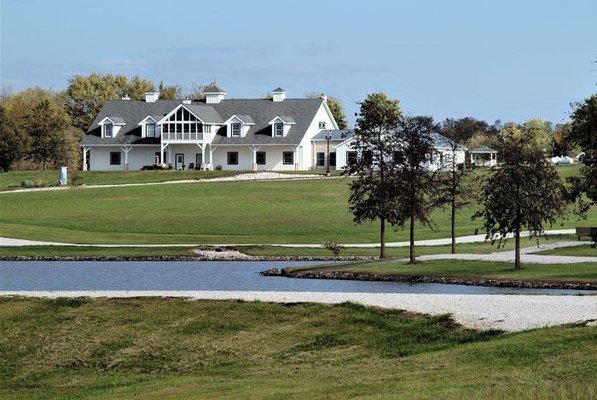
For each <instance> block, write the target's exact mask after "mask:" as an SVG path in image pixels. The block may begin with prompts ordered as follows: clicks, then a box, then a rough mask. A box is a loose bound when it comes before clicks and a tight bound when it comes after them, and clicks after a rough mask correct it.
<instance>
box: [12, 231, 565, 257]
mask: <svg viewBox="0 0 597 400" xmlns="http://www.w3.org/2000/svg"><path fill="white" fill-rule="evenodd" d="M548 238H549V241H545V240H544V239H541V240H540V241H539V243H553V242H559V241H565V240H566V241H568V240H575V238H576V236H574V235H549V236H548ZM536 244H537V239H536V238H533V239H529V238H522V239H521V246H522V247H531V246H535V245H536ZM239 250H241V251H242V252H243V253H246V254H251V255H255V256H311V257H317V256H331V255H332V252H331V251H329V250H327V249H324V248H309V247H276V246H245V247H240V248H239ZM508 250H514V241H513V240H507V241H506V242H504V243H503V245H502V247H499V248H498V245H497V242H496V243H495V244H493V245H492V244H491V242H479V243H458V244H456V251H457V252H458V253H475V254H489V253H494V252H498V251H508ZM450 251H451V246H450V245H445V246H416V247H415V252H416V254H417V255H425V254H445V253H450ZM386 253H387V254H388V257H392V258H401V257H408V254H409V249H408V247H387V248H386ZM0 254H2V250H1V248H0ZM341 256H369V257H378V256H379V247H375V248H359V247H345V248H344V249H343V250H342V253H341Z"/></svg>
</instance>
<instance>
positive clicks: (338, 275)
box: [260, 268, 597, 290]
mask: <svg viewBox="0 0 597 400" xmlns="http://www.w3.org/2000/svg"><path fill="white" fill-rule="evenodd" d="M260 274H261V275H263V276H284V277H287V278H306V279H338V280H358V281H384V282H404V283H444V284H453V285H467V286H493V287H512V288H529V289H574V290H597V284H591V283H582V282H542V281H512V280H505V279H479V278H446V277H437V276H418V275H391V274H372V273H354V272H344V271H317V270H313V269H305V270H300V269H299V270H297V269H294V268H281V269H280V268H271V269H268V270H265V271H261V272H260Z"/></svg>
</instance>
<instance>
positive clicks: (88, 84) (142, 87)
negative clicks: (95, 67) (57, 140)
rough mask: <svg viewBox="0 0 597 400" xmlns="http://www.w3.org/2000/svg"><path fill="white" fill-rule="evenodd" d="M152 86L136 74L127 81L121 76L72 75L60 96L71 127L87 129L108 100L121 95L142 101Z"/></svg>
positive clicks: (115, 98) (116, 98)
mask: <svg viewBox="0 0 597 400" xmlns="http://www.w3.org/2000/svg"><path fill="white" fill-rule="evenodd" d="M153 87H154V85H153V84H152V83H151V82H150V81H148V80H145V79H142V78H139V77H133V78H132V79H131V80H129V79H128V78H127V77H126V76H124V75H112V74H106V75H102V74H97V73H93V74H91V75H89V76H83V75H75V76H74V77H72V78H71V79H70V80H69V85H68V87H67V88H66V90H65V92H64V94H63V97H64V102H65V105H66V109H67V111H68V114H69V115H70V117H71V120H72V124H73V126H75V127H77V128H79V129H81V130H83V131H86V130H87V128H89V125H91V122H92V121H93V119H94V118H95V116H96V115H97V114H98V113H99V112H100V110H101V108H102V107H103V106H104V104H105V103H106V102H107V101H108V100H118V99H120V98H121V97H123V96H124V95H129V96H130V97H131V99H134V100H143V99H145V91H148V90H153Z"/></svg>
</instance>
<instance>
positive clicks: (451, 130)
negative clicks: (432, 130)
mask: <svg viewBox="0 0 597 400" xmlns="http://www.w3.org/2000/svg"><path fill="white" fill-rule="evenodd" d="M499 124H500V122H499V121H496V122H495V123H494V124H493V125H489V124H488V123H487V122H485V121H482V120H477V119H475V118H473V117H465V118H460V119H452V118H446V119H445V120H444V122H442V124H441V129H442V134H443V135H444V136H446V137H450V138H452V137H457V138H458V143H466V142H467V141H468V140H469V139H471V138H472V137H473V136H475V135H483V136H487V137H489V138H490V137H492V136H495V135H496V134H497V133H498V132H499V129H498V127H499Z"/></svg>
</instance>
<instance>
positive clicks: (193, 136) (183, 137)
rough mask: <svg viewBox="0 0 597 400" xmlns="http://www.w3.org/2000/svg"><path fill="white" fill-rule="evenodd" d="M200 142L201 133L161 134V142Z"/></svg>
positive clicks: (201, 138)
mask: <svg viewBox="0 0 597 400" xmlns="http://www.w3.org/2000/svg"><path fill="white" fill-rule="evenodd" d="M164 140H167V141H177V140H180V141H202V140H203V133H197V132H162V141H164Z"/></svg>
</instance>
